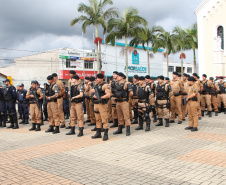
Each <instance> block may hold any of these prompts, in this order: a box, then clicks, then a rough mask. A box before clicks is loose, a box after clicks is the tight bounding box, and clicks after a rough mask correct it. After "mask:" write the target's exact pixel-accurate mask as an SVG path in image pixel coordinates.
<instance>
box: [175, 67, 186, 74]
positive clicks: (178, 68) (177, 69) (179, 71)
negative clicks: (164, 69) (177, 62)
mask: <svg viewBox="0 0 226 185" xmlns="http://www.w3.org/2000/svg"><path fill="white" fill-rule="evenodd" d="M184 70H185V67H183V72H184ZM176 72H178V73H181V67H176Z"/></svg>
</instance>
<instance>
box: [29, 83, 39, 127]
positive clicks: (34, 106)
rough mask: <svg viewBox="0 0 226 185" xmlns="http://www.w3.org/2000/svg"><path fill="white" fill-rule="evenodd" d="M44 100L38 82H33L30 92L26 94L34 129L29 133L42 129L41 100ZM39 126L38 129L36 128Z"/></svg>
mask: <svg viewBox="0 0 226 185" xmlns="http://www.w3.org/2000/svg"><path fill="white" fill-rule="evenodd" d="M42 98H43V93H42V91H41V88H39V87H38V82H37V81H32V82H31V88H30V89H29V90H28V92H27V94H26V99H28V100H29V104H30V116H31V122H32V127H31V129H29V131H33V130H35V131H40V130H41V128H40V126H41V123H42V120H41V114H42V113H41V99H42ZM36 126H37V127H36Z"/></svg>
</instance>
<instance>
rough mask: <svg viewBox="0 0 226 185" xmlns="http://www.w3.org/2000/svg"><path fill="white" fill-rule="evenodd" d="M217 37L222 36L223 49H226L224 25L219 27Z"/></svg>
mask: <svg viewBox="0 0 226 185" xmlns="http://www.w3.org/2000/svg"><path fill="white" fill-rule="evenodd" d="M217 37H220V38H221V49H224V28H223V27H222V26H219V27H218V28H217Z"/></svg>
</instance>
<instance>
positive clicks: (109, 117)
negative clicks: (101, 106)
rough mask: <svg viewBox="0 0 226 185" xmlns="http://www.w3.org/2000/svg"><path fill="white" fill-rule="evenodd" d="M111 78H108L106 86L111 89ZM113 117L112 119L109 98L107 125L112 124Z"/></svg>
mask: <svg viewBox="0 0 226 185" xmlns="http://www.w3.org/2000/svg"><path fill="white" fill-rule="evenodd" d="M112 79H113V77H110V79H109V82H108V85H110V87H111V82H112ZM113 120H114V119H113V117H112V103H111V97H110V98H109V101H108V123H113Z"/></svg>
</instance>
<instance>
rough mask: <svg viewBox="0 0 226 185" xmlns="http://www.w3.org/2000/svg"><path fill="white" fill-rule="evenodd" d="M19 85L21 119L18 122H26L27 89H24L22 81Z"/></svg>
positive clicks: (27, 111)
mask: <svg viewBox="0 0 226 185" xmlns="http://www.w3.org/2000/svg"><path fill="white" fill-rule="evenodd" d="M19 87H20V91H19V93H18V104H19V106H20V111H21V114H22V121H21V122H20V123H19V124H28V119H29V109H28V101H27V100H26V94H27V90H26V89H24V84H23V83H21V84H20V85H19Z"/></svg>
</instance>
